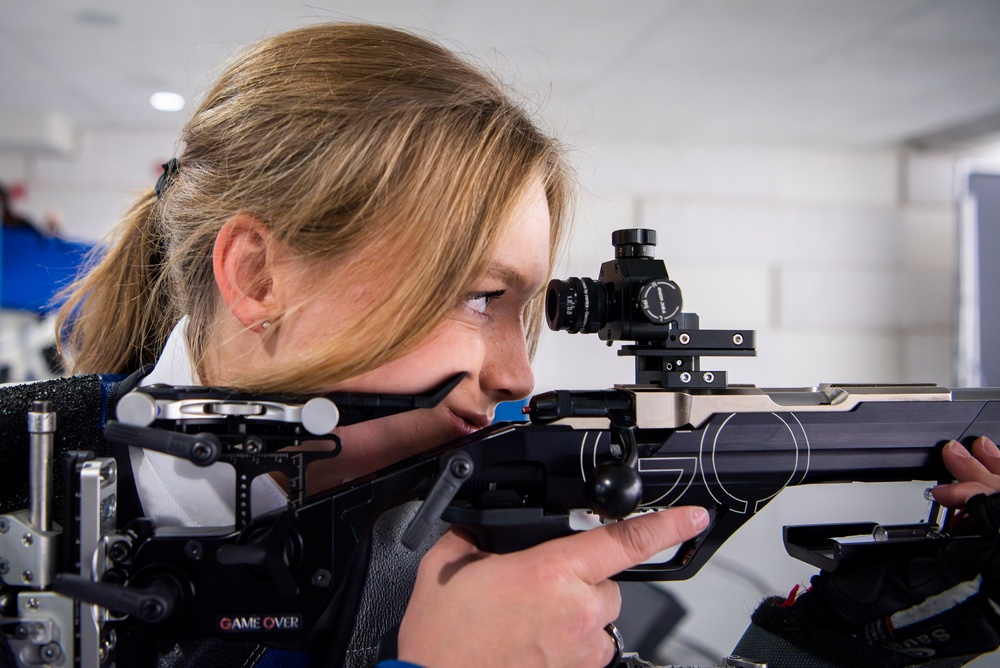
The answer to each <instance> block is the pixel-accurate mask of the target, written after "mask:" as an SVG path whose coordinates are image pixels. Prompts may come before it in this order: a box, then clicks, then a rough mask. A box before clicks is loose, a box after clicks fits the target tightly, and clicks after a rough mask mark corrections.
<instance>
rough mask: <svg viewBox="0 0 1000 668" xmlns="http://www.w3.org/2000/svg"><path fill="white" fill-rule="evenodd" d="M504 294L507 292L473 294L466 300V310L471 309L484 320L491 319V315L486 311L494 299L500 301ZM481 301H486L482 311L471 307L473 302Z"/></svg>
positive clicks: (496, 291)
mask: <svg viewBox="0 0 1000 668" xmlns="http://www.w3.org/2000/svg"><path fill="white" fill-rule="evenodd" d="M504 292H506V290H493V291H492V292H473V293H472V294H470V295H469V297H468V299H466V300H465V308H467V309H469V310H470V311H472V312H473V313H475V314H476V315H478V316H482V317H484V318H486V317H489V314H487V313H486V310H487V309H488V308H489V306H490V302H492V301H493V300H494V299H500V298H501V297H503V294H504ZM480 299H485V300H486V303H485V304H483V307H482V310H480V309H478V308H476V307H474V306H471V303H472V302H475V301H479V300H480Z"/></svg>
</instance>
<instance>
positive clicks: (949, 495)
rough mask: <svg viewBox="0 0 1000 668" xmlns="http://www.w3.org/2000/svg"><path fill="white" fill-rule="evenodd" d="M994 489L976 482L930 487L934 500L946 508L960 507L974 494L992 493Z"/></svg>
mask: <svg viewBox="0 0 1000 668" xmlns="http://www.w3.org/2000/svg"><path fill="white" fill-rule="evenodd" d="M995 491H996V490H994V489H990V488H989V487H987V486H986V485H983V484H981V483H978V482H956V483H952V484H950V485H938V486H937V487H934V488H933V489H931V494H932V495H933V496H934V500H935V501H937V502H938V503H940V504H941V505H943V506H947V507H948V508H962V507H964V506H965V504H966V503H967V502H968V501H969V499H971V498H972V497H974V496H975V495H976V494H992V493H993V492H995Z"/></svg>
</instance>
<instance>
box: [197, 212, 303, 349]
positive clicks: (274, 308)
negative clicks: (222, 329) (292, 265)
mask: <svg viewBox="0 0 1000 668" xmlns="http://www.w3.org/2000/svg"><path fill="white" fill-rule="evenodd" d="M278 253H279V248H278V242H277V241H276V240H275V238H274V236H273V235H272V234H271V232H270V230H268V229H267V228H266V227H265V226H264V225H263V224H262V223H261V222H260V221H258V220H257V219H256V218H254V217H253V216H249V215H246V214H240V215H237V216H233V217H232V218H230V219H229V220H227V221H226V222H225V224H224V225H223V226H222V229H221V230H219V234H218V236H217V237H216V238H215V246H214V248H213V249H212V268H213V270H214V272H215V283H216V285H218V286H219V293H220V294H221V295H222V301H224V302H225V304H226V306H227V307H228V308H229V310H230V312H232V314H233V315H234V316H236V319H237V320H239V322H240V324H242V325H243V326H244V327H246V328H247V329H251V330H253V331H257V332H261V331H263V330H264V329H266V328H267V327H268V325H264V324H263V323H265V322H267V323H269V324H270V323H271V322H273V321H274V320H275V318H277V317H278V316H280V315H281V313H283V311H284V307H285V305H284V304H282V303H280V302H281V298H280V292H279V291H278V290H276V285H275V279H276V276H275V266H276V260H277V255H278Z"/></svg>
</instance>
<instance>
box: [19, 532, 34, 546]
mask: <svg viewBox="0 0 1000 668" xmlns="http://www.w3.org/2000/svg"><path fill="white" fill-rule="evenodd" d="M21 542H22V543H24V546H25V547H31V544H32V543H34V542H35V537H34V536H32V535H31V533H26V534H24V535H23V536H21Z"/></svg>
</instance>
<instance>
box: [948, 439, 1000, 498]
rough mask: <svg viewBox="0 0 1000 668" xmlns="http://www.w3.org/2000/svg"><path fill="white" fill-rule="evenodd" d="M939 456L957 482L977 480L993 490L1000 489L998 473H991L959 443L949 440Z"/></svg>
mask: <svg viewBox="0 0 1000 668" xmlns="http://www.w3.org/2000/svg"><path fill="white" fill-rule="evenodd" d="M941 457H942V459H943V460H944V464H945V466H947V467H948V470H949V471H951V474H952V475H953V476H955V479H956V480H957V481H958V482H960V483H961V482H977V483H979V484H981V485H985V486H986V487H989V488H991V489H993V490H994V491H998V490H1000V475H997V474H995V473H991V472H990V470H989V469H988V468H986V466H985V465H984V464H983V463H982V462H980V461H979V460H978V459H976V458H975V457H973V456H972V453H970V452H969V451H968V450H966V449H965V447H963V446H962V444H961V443H958V442H957V441H951V442H949V443H948V444H947V445H946V446H945V447H944V450H943V451H942V452H941Z"/></svg>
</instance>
